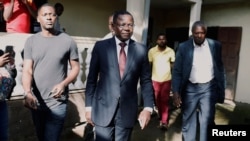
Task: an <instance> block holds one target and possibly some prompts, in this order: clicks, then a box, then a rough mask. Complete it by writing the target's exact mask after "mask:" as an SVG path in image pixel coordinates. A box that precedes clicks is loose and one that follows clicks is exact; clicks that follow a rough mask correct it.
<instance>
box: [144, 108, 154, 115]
mask: <svg viewBox="0 0 250 141" xmlns="http://www.w3.org/2000/svg"><path fill="white" fill-rule="evenodd" d="M143 110H146V111H149V112H150V113H151V114H152V113H153V108H151V107H145V108H144V109H143Z"/></svg>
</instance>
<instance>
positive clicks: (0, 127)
mask: <svg viewBox="0 0 250 141" xmlns="http://www.w3.org/2000/svg"><path fill="white" fill-rule="evenodd" d="M7 140H8V106H7V102H6V101H2V102H0V141H7Z"/></svg>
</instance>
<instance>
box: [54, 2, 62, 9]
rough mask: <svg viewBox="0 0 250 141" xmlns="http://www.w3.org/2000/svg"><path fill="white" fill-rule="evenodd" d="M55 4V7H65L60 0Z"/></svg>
mask: <svg viewBox="0 0 250 141" xmlns="http://www.w3.org/2000/svg"><path fill="white" fill-rule="evenodd" d="M54 6H55V8H58V7H62V8H63V9H64V6H63V5H62V4H61V3H59V2H57V3H56V4H55V5H54Z"/></svg>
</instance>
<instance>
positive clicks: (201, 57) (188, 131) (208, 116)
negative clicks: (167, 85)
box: [172, 21, 225, 141]
mask: <svg viewBox="0 0 250 141" xmlns="http://www.w3.org/2000/svg"><path fill="white" fill-rule="evenodd" d="M206 33H207V27H206V25H205V24H204V23H203V22H201V21H197V22H195V23H194V24H193V26H192V37H191V38H190V39H189V40H188V41H185V42H183V43H181V44H180V45H179V48H178V50H177V54H176V60H175V64H174V69H173V78H172V86H173V93H174V95H173V100H174V105H176V106H177V107H180V106H181V108H182V139H183V141H194V140H196V139H195V137H196V131H197V130H196V129H198V127H197V125H198V124H197V111H198V119H199V131H200V135H199V139H198V140H199V141H207V128H208V126H209V125H214V124H215V123H214V118H215V117H214V116H215V104H216V103H217V102H220V103H223V102H224V98H225V77H224V67H223V63H222V58H221V44H220V43H219V42H218V41H215V40H212V39H209V38H206Z"/></svg>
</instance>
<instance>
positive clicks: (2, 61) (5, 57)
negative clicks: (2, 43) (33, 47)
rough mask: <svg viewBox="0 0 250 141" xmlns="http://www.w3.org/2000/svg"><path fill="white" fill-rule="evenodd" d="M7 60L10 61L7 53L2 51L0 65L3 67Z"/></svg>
mask: <svg viewBox="0 0 250 141" xmlns="http://www.w3.org/2000/svg"><path fill="white" fill-rule="evenodd" d="M8 62H10V57H9V53H4V54H3V55H2V56H0V67H3V66H4V65H5V64H7V63H8Z"/></svg>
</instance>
